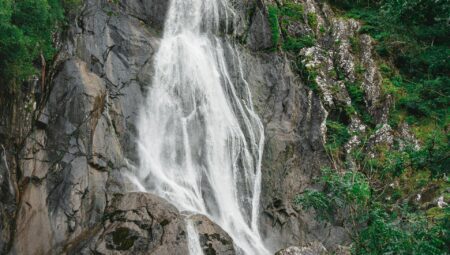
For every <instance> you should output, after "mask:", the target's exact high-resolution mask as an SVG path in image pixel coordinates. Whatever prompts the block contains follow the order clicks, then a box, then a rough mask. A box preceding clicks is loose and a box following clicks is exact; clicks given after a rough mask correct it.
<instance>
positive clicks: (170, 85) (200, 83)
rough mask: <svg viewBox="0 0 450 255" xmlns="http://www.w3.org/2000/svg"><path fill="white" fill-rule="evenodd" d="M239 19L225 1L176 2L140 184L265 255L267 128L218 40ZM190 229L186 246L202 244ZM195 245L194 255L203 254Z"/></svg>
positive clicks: (142, 145)
mask: <svg viewBox="0 0 450 255" xmlns="http://www.w3.org/2000/svg"><path fill="white" fill-rule="evenodd" d="M234 19H235V18H234V10H233V8H232V7H231V6H230V5H229V3H228V2H227V0H172V1H171V3H170V8H169V10H168V13H167V18H166V23H165V28H164V35H163V38H162V41H161V45H160V48H159V50H158V52H157V53H156V56H155V65H154V66H155V75H154V80H153V83H152V87H151V88H150V90H149V92H148V96H147V98H146V102H145V105H144V106H143V109H142V112H141V116H140V121H139V124H138V129H139V157H140V167H139V169H138V171H137V179H138V180H139V182H140V185H142V187H144V188H145V190H146V191H148V192H151V193H154V194H156V195H158V196H161V197H163V198H165V199H167V200H168V201H169V202H170V203H172V204H174V205H175V206H176V207H177V208H178V209H180V210H181V211H186V212H189V213H192V214H195V213H199V214H204V215H206V216H208V217H209V218H210V219H211V220H213V221H214V222H215V223H216V224H218V225H220V226H221V227H222V228H223V229H224V230H225V231H227V233H229V235H230V236H231V237H232V238H233V240H234V242H235V245H236V246H237V248H238V250H239V251H240V252H242V253H243V254H248V255H252V254H255V255H264V254H269V252H268V251H267V249H266V248H265V247H264V245H263V243H262V241H261V237H260V236H259V232H258V214H259V211H258V208H259V197H260V192H261V158H262V150H263V144H264V130H263V125H262V123H261V121H260V119H259V118H258V116H257V114H256V113H255V112H254V110H253V106H252V99H251V94H250V90H249V88H248V84H247V82H246V81H245V80H244V78H243V74H242V67H241V62H240V60H239V54H238V51H237V50H236V49H235V47H233V46H232V45H231V44H230V43H228V42H227V41H226V40H224V39H221V37H219V36H218V34H222V35H223V34H226V33H227V30H228V28H229V27H232V26H233V23H234ZM222 37H223V36H222ZM225 56H227V57H225ZM230 66H231V67H232V68H229V67H230ZM231 70H233V71H231ZM235 85H236V86H235ZM187 228H188V230H189V231H188V235H190V236H189V238H188V239H189V240H190V241H192V240H197V239H198V236H196V237H195V236H194V237H193V236H192V235H196V234H195V233H196V231H194V230H193V225H192V223H189V222H188V226H187ZM190 243H191V244H190V245H189V247H190V252H191V255H192V254H193V255H197V254H198V253H201V251H200V252H199V248H198V247H199V244H198V243H196V242H194V244H192V242H190Z"/></svg>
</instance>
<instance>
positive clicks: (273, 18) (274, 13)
mask: <svg viewBox="0 0 450 255" xmlns="http://www.w3.org/2000/svg"><path fill="white" fill-rule="evenodd" d="M268 13H269V24H270V29H271V31H272V42H273V46H274V48H276V47H277V46H278V43H279V41H280V24H279V22H278V15H279V13H280V11H279V9H278V7H277V6H275V5H270V6H269V8H268Z"/></svg>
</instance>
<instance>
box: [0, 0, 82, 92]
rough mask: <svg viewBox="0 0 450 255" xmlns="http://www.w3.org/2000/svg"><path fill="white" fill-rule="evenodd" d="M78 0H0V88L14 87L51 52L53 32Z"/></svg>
mask: <svg viewBox="0 0 450 255" xmlns="http://www.w3.org/2000/svg"><path fill="white" fill-rule="evenodd" d="M80 2H81V0H20V1H19V0H1V1H0V89H1V90H2V94H3V93H6V92H7V91H9V92H11V91H14V90H15V89H17V88H18V87H19V86H20V84H21V83H22V82H23V81H24V80H25V79H27V78H28V77H30V76H31V75H33V74H35V73H37V70H36V67H37V66H41V65H42V62H43V61H50V60H51V59H52V58H53V56H54V54H55V49H54V47H53V42H52V38H53V34H54V33H55V32H56V31H58V29H59V28H60V27H61V26H62V24H63V23H64V16H65V11H64V8H67V9H68V10H74V9H75V7H76V6H78V4H79V3H80Z"/></svg>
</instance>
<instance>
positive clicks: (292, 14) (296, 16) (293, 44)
mask: <svg viewBox="0 0 450 255" xmlns="http://www.w3.org/2000/svg"><path fill="white" fill-rule="evenodd" d="M268 15H269V24H270V27H271V31H272V41H273V42H274V47H275V48H276V47H278V45H279V42H280V39H282V47H281V48H282V49H283V50H285V51H288V52H298V51H299V50H301V49H303V48H305V47H311V46H314V45H315V43H316V39H315V38H314V37H313V36H312V35H305V36H301V37H296V36H292V35H290V34H289V33H288V27H289V26H290V25H291V24H293V23H295V22H305V20H304V19H305V17H304V9H303V5H301V4H299V3H295V2H290V1H288V2H286V3H284V4H283V5H270V6H269V7H268ZM306 20H307V22H308V24H309V25H310V26H311V27H313V28H315V27H317V25H318V23H317V16H316V15H315V14H313V13H308V14H307V15H306Z"/></svg>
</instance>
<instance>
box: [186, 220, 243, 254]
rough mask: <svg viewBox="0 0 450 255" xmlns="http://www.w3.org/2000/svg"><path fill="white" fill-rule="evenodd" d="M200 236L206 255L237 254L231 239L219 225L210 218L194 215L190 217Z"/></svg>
mask: <svg viewBox="0 0 450 255" xmlns="http://www.w3.org/2000/svg"><path fill="white" fill-rule="evenodd" d="M189 219H190V220H192V222H193V224H194V227H195V228H196V230H197V233H198V235H199V241H200V246H201V248H202V249H203V253H204V254H205V255H210V254H211V255H212V254H221V255H222V254H223V255H234V254H236V252H235V250H234V246H233V240H232V239H231V237H230V236H229V235H228V234H227V233H226V232H225V231H224V230H223V229H221V228H220V227H219V226H218V225H216V224H215V223H213V222H212V221H211V220H210V219H209V218H208V217H206V216H203V215H194V216H191V217H189Z"/></svg>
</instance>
